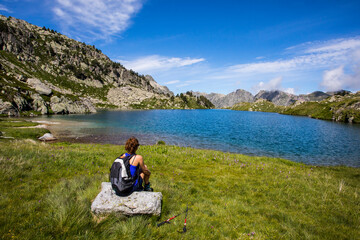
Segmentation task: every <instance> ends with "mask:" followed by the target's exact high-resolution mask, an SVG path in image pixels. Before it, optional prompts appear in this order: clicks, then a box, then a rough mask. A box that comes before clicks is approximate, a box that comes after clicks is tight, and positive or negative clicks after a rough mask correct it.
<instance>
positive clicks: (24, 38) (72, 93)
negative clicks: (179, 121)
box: [0, 15, 200, 115]
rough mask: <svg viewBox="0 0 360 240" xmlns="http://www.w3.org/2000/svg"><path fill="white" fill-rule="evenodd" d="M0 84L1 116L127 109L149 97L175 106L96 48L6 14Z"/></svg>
mask: <svg viewBox="0 0 360 240" xmlns="http://www.w3.org/2000/svg"><path fill="white" fill-rule="evenodd" d="M0 86H1V92H0V114H2V115H4V114H9V115H18V114H19V113H24V112H25V113H30V114H33V113H35V114H38V113H41V114H49V113H86V112H95V111H96V108H119V109H128V108H132V107H133V106H135V105H141V104H142V103H143V101H145V102H146V101H148V100H150V99H159V100H164V101H167V100H168V101H170V102H171V99H170V98H171V97H173V95H174V94H173V93H172V92H171V91H169V89H168V88H167V87H165V86H161V85H159V84H158V83H157V82H156V81H155V80H154V79H153V78H152V77H151V76H142V75H139V74H138V73H136V72H134V71H132V70H127V69H126V68H124V67H123V66H122V65H121V64H120V63H117V62H113V61H111V60H110V59H109V58H108V57H107V56H106V55H104V54H103V53H102V52H101V50H99V49H97V48H95V46H90V45H86V44H85V43H81V42H78V41H75V40H72V39H70V38H68V37H66V36H64V35H62V34H60V33H57V32H56V31H53V30H50V29H46V28H45V27H43V28H41V27H38V26H34V25H31V24H29V23H27V22H25V21H23V20H19V19H15V18H12V17H9V18H6V17H5V16H2V15H0ZM180 101H181V100H180ZM185 105H186V104H185ZM186 106H187V105H186ZM199 106H200V105H199Z"/></svg>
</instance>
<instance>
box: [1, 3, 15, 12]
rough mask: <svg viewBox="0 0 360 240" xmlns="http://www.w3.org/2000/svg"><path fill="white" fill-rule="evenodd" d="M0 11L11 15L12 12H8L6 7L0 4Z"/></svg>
mask: <svg viewBox="0 0 360 240" xmlns="http://www.w3.org/2000/svg"><path fill="white" fill-rule="evenodd" d="M0 11H3V12H8V13H12V11H10V10H9V9H8V8H7V7H6V6H4V5H3V4H0Z"/></svg>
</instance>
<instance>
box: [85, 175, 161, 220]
mask: <svg viewBox="0 0 360 240" xmlns="http://www.w3.org/2000/svg"><path fill="white" fill-rule="evenodd" d="M161 200H162V194H161V192H144V191H142V192H133V193H132V194H131V195H129V196H127V197H120V196H118V195H116V194H115V192H114V190H113V189H112V187H111V183H110V182H103V183H101V192H100V193H99V194H98V195H97V196H96V198H95V200H94V201H93V203H92V204H91V211H92V212H93V213H94V214H108V213H113V212H116V213H120V214H124V215H130V216H131V215H139V214H153V215H157V216H160V214H161Z"/></svg>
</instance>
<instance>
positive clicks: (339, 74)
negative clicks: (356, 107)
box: [320, 49, 360, 91]
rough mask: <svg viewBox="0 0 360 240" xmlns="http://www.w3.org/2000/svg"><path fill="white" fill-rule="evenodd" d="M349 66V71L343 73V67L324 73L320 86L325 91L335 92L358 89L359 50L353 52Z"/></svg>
mask: <svg viewBox="0 0 360 240" xmlns="http://www.w3.org/2000/svg"><path fill="white" fill-rule="evenodd" d="M351 59H352V61H351V63H352V64H351V65H350V66H349V70H348V71H347V72H345V66H344V65H341V66H339V67H337V68H334V69H331V70H328V71H325V72H324V74H323V80H322V82H321V84H320V86H322V87H324V88H325V90H327V91H336V90H341V89H355V90H359V88H360V49H358V50H356V51H355V52H353V54H352V56H351Z"/></svg>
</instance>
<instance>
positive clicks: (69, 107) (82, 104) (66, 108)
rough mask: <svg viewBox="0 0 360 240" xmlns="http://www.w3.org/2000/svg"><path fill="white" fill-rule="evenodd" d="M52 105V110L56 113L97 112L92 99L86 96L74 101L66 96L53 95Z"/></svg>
mask: <svg viewBox="0 0 360 240" xmlns="http://www.w3.org/2000/svg"><path fill="white" fill-rule="evenodd" d="M50 106H51V110H52V111H53V112H54V113H56V114H68V113H94V112H96V109H95V107H94V106H93V105H92V103H91V102H90V100H89V99H86V98H82V99H80V100H79V101H75V102H74V101H72V100H70V99H68V98H66V97H64V96H61V97H57V96H53V97H51V98H50Z"/></svg>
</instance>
